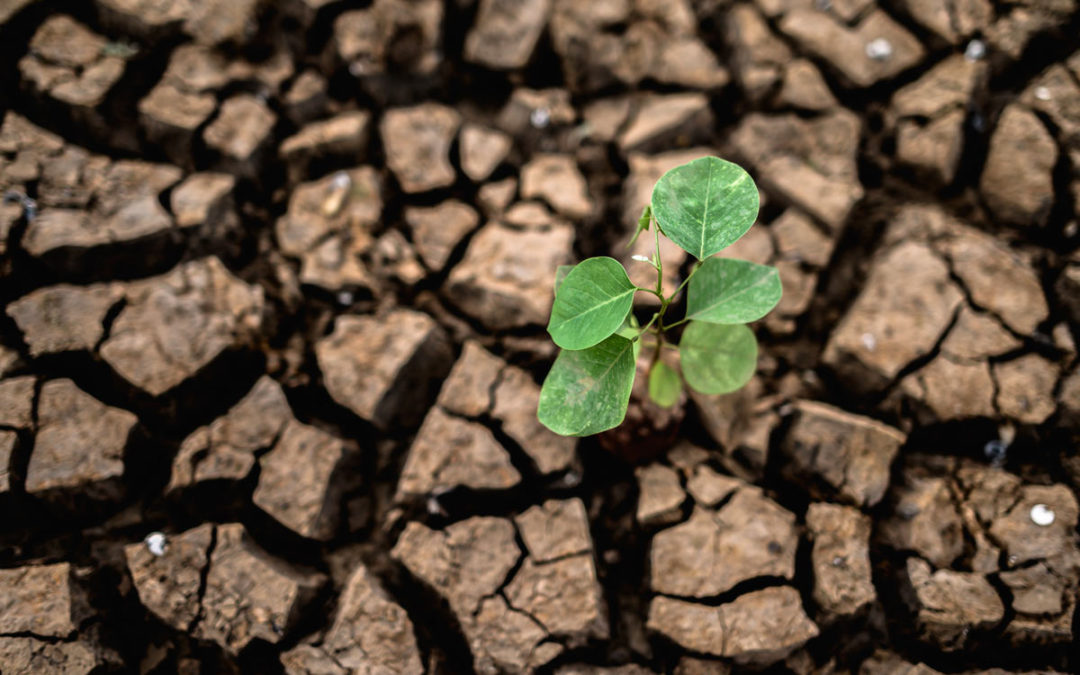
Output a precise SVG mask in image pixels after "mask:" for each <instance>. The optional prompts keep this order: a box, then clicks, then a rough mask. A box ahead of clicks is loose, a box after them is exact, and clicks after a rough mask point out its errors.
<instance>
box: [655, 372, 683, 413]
mask: <svg viewBox="0 0 1080 675" xmlns="http://www.w3.org/2000/svg"><path fill="white" fill-rule="evenodd" d="M681 393H682V380H680V379H679V373H678V372H677V371H676V370H675V369H674V368H672V367H671V366H669V365H668V364H666V363H664V362H663V361H657V362H656V363H655V364H653V367H652V370H651V371H649V398H651V399H652V400H653V402H654V403H656V405H658V406H660V407H661V408H670V407H671V406H673V405H675V403H677V402H678V400H679V394H681Z"/></svg>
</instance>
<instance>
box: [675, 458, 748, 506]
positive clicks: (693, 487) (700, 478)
mask: <svg viewBox="0 0 1080 675" xmlns="http://www.w3.org/2000/svg"><path fill="white" fill-rule="evenodd" d="M684 473H686V474H687V479H686V491H687V492H689V493H690V496H692V497H693V498H694V501H695V502H697V503H698V504H701V505H702V506H708V507H713V506H716V505H717V504H719V503H720V502H722V501H724V500H725V499H727V498H728V496H729V495H731V494H732V493H734V492H735V491H736V490H738V489H739V488H740V487H742V486H743V485H745V483H743V481H741V480H739V479H738V478H732V477H731V476H725V475H724V474H722V473H717V472H716V471H714V470H713V469H712V468H711V467H709V465H707V464H698V465H697V466H695V467H693V468H692V469H690V470H685V469H684Z"/></svg>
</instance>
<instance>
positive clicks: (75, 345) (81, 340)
mask: <svg viewBox="0 0 1080 675" xmlns="http://www.w3.org/2000/svg"><path fill="white" fill-rule="evenodd" d="M123 295H124V293H123V287H122V286H121V285H120V284H93V285H90V286H71V285H69V284H58V285H56V286H48V287H46V288H40V289H38V290H36V291H34V292H32V293H30V294H28V295H25V296H23V297H22V298H19V299H18V300H16V301H15V302H13V303H11V304H10V305H8V307H7V314H8V316H10V317H11V318H13V319H14V320H15V323H16V324H18V326H19V330H20V331H22V333H23V337H24V339H25V340H26V342H27V344H28V345H29V347H30V355H31V356H35V357H36V356H40V355H42V354H53V353H56V352H66V351H90V350H92V349H94V348H95V347H97V345H98V343H99V342H100V341H101V338H102V337H104V335H105V326H104V325H103V323H102V322H103V321H104V319H105V315H106V314H108V312H109V310H110V309H112V308H113V307H114V306H115V305H116V303H117V302H119V301H120V299H121V298H123Z"/></svg>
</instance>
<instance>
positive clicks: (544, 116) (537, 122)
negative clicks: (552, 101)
mask: <svg viewBox="0 0 1080 675" xmlns="http://www.w3.org/2000/svg"><path fill="white" fill-rule="evenodd" d="M550 121H551V113H550V112H548V109H547V108H537V109H536V110H533V111H532V114H531V115H529V122H530V123H531V124H532V125H533V126H534V127H536V128H537V129H543V128H544V127H546V126H547V125H548V122H550Z"/></svg>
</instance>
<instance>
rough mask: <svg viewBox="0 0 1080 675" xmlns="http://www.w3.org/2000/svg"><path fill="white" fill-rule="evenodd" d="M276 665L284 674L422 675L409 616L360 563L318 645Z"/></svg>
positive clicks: (306, 646)
mask: <svg viewBox="0 0 1080 675" xmlns="http://www.w3.org/2000/svg"><path fill="white" fill-rule="evenodd" d="M281 663H282V665H283V666H284V667H285V672H286V673H288V674H289V675H307V674H308V673H333V674H340V675H347V673H376V672H377V673H385V674H386V675H422V674H423V673H424V667H423V664H422V661H421V654H420V650H419V648H418V647H417V644H416V636H415V634H414V632H413V624H412V621H410V620H409V615H408V614H407V613H406V612H405V610H404V609H402V607H401V606H400V605H398V604H397V603H396V602H394V601H393V600H392V599H391V598H390V596H389V595H387V593H386V591H384V590H383V588H382V586H380V585H379V582H378V581H377V580H376V578H375V576H374V575H373V574H372V573H371V572H370V571H369V570H368V569H367V568H366V567H364V566H363V565H358V566H357V568H356V569H355V570H354V571H353V573H352V574H351V575H350V576H349V580H348V581H347V582H346V584H345V590H344V591H342V593H341V599H340V601H339V604H338V608H337V613H336V614H335V615H334V621H333V623H332V624H331V625H330V629H329V630H328V631H327V633H326V635H325V636H324V637H323V638H322V641H321V643H318V644H313V645H309V644H302V645H299V646H297V647H295V648H293V649H291V650H289V651H287V652H285V653H284V654H282V655H281Z"/></svg>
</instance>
